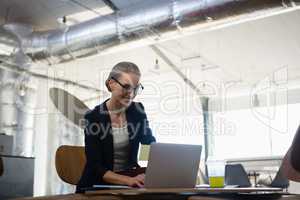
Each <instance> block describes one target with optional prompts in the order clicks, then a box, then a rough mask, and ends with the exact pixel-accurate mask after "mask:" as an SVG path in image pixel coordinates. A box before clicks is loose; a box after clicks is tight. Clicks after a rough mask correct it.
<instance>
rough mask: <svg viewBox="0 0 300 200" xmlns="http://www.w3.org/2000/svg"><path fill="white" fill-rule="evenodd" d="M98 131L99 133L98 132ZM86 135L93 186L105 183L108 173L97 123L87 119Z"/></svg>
mask: <svg viewBox="0 0 300 200" xmlns="http://www.w3.org/2000/svg"><path fill="white" fill-rule="evenodd" d="M97 131H98V132H97ZM84 133H85V155H86V161H87V167H88V168H89V172H90V173H89V176H92V177H89V178H91V179H92V180H93V181H92V182H93V184H95V183H98V182H103V176H104V174H105V173H106V172H107V171H108V169H107V168H105V167H104V166H103V158H102V149H101V140H100V136H99V129H97V123H96V122H94V123H91V122H90V121H88V120H87V119H86V127H85V130H84Z"/></svg>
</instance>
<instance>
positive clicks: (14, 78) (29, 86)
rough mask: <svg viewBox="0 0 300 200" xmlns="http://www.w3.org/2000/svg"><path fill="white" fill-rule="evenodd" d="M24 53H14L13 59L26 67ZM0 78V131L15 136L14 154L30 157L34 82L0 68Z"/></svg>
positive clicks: (35, 87) (25, 75)
mask: <svg viewBox="0 0 300 200" xmlns="http://www.w3.org/2000/svg"><path fill="white" fill-rule="evenodd" d="M23 56H24V55H22V54H20V53H17V54H16V55H15V56H14V58H15V59H14V60H13V62H14V63H16V64H17V65H18V67H21V68H28V67H29V63H27V62H26V58H22V57H23ZM0 81H1V88H0V128H1V129H0V132H4V133H6V134H8V135H13V136H14V150H13V154H14V155H18V156H25V157H32V156H33V147H34V145H33V142H34V110H35V106H36V90H37V83H36V81H35V79H34V78H33V77H31V76H29V75H27V74H26V73H23V74H18V73H15V72H11V71H7V70H1V71H0Z"/></svg>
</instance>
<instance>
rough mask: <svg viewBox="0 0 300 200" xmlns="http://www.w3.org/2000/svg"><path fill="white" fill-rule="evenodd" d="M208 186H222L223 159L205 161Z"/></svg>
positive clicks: (223, 173) (223, 174)
mask: <svg viewBox="0 0 300 200" xmlns="http://www.w3.org/2000/svg"><path fill="white" fill-rule="evenodd" d="M206 165H207V170H208V179H209V186H210V187H212V188H220V187H224V179H225V178H224V176H225V161H224V160H209V161H207V162H206Z"/></svg>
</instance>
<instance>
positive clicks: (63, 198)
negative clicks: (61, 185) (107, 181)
mask: <svg viewBox="0 0 300 200" xmlns="http://www.w3.org/2000/svg"><path fill="white" fill-rule="evenodd" d="M15 200H122V198H120V197H117V196H111V195H84V194H65V195H54V196H44V197H26V198H17V199H15Z"/></svg>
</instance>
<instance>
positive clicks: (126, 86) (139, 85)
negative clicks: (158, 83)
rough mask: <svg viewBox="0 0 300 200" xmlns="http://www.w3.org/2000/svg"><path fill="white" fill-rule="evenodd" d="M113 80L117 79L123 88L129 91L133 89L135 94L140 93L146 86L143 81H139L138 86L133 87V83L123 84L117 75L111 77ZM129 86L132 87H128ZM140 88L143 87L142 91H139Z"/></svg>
mask: <svg viewBox="0 0 300 200" xmlns="http://www.w3.org/2000/svg"><path fill="white" fill-rule="evenodd" d="M110 78H111V79H112V80H114V81H116V82H117V83H118V84H119V85H120V86H121V87H122V88H123V90H126V91H127V92H129V91H133V93H134V94H135V95H137V94H140V93H141V92H142V91H143V90H144V86H143V85H142V84H141V83H139V84H138V85H137V86H136V87H132V86H131V85H129V84H123V83H121V82H120V81H119V80H118V79H116V78H115V77H110ZM128 86H129V87H130V88H128ZM138 88H141V90H140V92H139V93H138V92H137V91H138Z"/></svg>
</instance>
